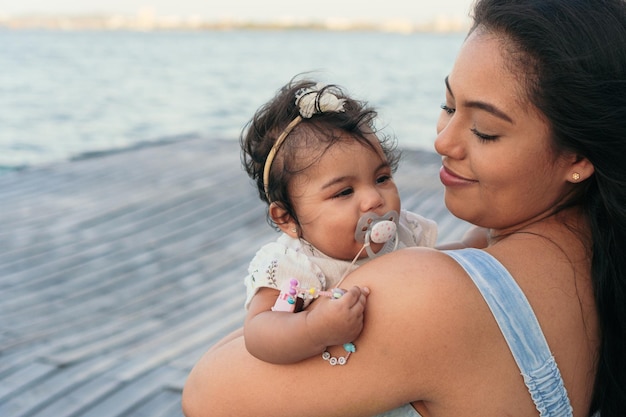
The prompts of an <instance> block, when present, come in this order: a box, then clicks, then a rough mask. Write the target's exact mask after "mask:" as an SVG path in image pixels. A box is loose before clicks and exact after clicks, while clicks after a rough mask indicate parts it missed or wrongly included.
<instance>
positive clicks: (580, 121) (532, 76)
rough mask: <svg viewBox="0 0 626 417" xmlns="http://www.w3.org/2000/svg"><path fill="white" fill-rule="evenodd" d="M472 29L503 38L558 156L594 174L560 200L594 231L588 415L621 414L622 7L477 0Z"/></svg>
mask: <svg viewBox="0 0 626 417" xmlns="http://www.w3.org/2000/svg"><path fill="white" fill-rule="evenodd" d="M473 17H474V26H473V28H472V31H473V30H476V29H477V28H478V30H486V31H488V32H490V33H493V34H495V35H496V36H501V37H502V39H503V40H504V45H505V48H506V49H505V50H506V51H507V53H508V56H509V58H510V60H509V65H510V68H511V69H512V70H513V71H514V73H516V74H518V75H519V76H520V77H521V78H522V82H523V83H524V85H525V87H526V93H527V95H528V98H529V100H530V102H531V103H532V104H533V105H535V106H536V107H537V108H538V109H539V110H540V111H541V112H542V113H543V115H544V116H545V117H546V119H547V120H548V122H549V124H550V127H551V131H552V136H553V141H554V144H553V146H554V147H555V149H556V150H557V151H559V150H560V151H570V152H575V153H576V154H578V155H579V156H582V157H586V158H587V159H588V160H589V161H590V162H591V163H592V164H593V165H594V168H595V172H594V174H593V176H592V177H591V178H589V179H588V180H586V181H585V182H583V183H581V184H580V190H577V192H576V193H575V195H574V196H573V197H572V199H570V201H567V202H566V204H567V205H568V206H572V205H577V206H580V207H582V208H583V209H584V211H585V213H586V215H587V217H588V219H589V222H590V225H591V231H592V242H591V245H592V247H591V250H592V262H591V275H592V279H593V287H594V293H595V299H596V304H597V311H598V316H599V320H600V329H601V346H600V350H599V356H598V358H597V374H596V379H595V384H594V387H593V400H592V405H591V407H592V408H591V412H595V411H598V410H599V411H600V412H601V416H602V417H618V416H619V417H623V416H624V415H626V2H625V1H624V0H479V1H478V2H477V3H476V4H475V6H474V12H473Z"/></svg>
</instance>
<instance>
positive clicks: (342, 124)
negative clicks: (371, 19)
mask: <svg viewBox="0 0 626 417" xmlns="http://www.w3.org/2000/svg"><path fill="white" fill-rule="evenodd" d="M316 84H317V81H314V80H310V79H298V77H296V78H294V79H292V80H291V81H290V82H289V83H288V84H287V85H285V86H283V87H282V88H281V89H280V90H279V91H278V92H277V94H276V95H275V96H274V98H273V99H272V100H270V101H269V102H267V103H266V104H265V105H263V106H262V107H261V108H259V110H257V112H256V113H255V114H254V116H253V117H252V119H251V120H250V121H249V122H248V123H247V124H246V126H245V127H244V129H243V131H242V133H241V136H240V140H239V141H240V145H241V150H242V153H241V161H242V164H243V166H244V168H245V170H246V172H247V173H248V176H249V177H250V178H251V179H252V180H253V181H254V182H255V183H256V187H257V190H258V192H259V198H260V199H261V200H262V201H264V202H265V203H267V204H268V206H269V204H270V203H271V202H277V203H278V204H281V205H282V207H283V208H284V209H285V210H286V211H287V213H288V214H289V215H290V216H291V217H292V218H293V219H294V220H295V221H296V222H298V216H297V214H296V212H295V210H294V207H293V203H292V200H291V196H290V195H289V193H288V185H289V183H290V181H291V180H292V178H293V176H294V175H296V174H298V173H300V172H302V171H304V170H306V169H307V168H308V167H310V166H311V165H313V164H315V162H316V161H318V160H319V158H321V157H322V155H323V154H324V152H326V151H327V150H328V149H329V148H331V147H332V146H334V145H335V144H337V143H339V142H341V141H344V142H345V141H346V140H355V141H357V142H359V143H360V144H362V145H363V146H366V147H369V148H371V149H373V150H374V151H377V149H376V145H375V144H374V143H372V142H371V141H370V139H368V137H369V138H371V136H370V135H371V133H378V138H379V143H380V145H381V147H382V151H383V153H384V156H385V157H386V159H387V162H388V163H389V165H390V166H391V169H392V172H395V171H396V169H397V167H398V161H399V158H400V153H399V152H398V150H397V147H396V142H395V139H394V138H392V137H388V136H381V135H380V132H376V128H375V126H374V120H375V118H376V116H377V112H376V111H375V110H374V109H373V108H372V107H370V106H369V105H368V104H367V103H366V102H364V101H359V100H355V99H353V98H351V97H349V96H348V95H346V94H345V93H344V91H343V90H342V88H341V87H339V86H336V85H327V86H326V87H324V88H330V89H332V92H333V94H335V95H337V97H338V98H340V99H341V98H343V99H345V102H344V106H343V107H344V110H345V111H343V112H325V113H321V114H315V115H313V116H312V117H311V118H309V119H303V120H302V121H301V122H300V123H299V124H298V125H297V126H296V127H295V128H294V130H293V131H291V133H289V135H288V136H287V138H286V139H285V141H284V142H283V144H282V145H281V146H280V149H279V151H278V153H277V154H276V158H275V159H274V162H273V163H272V168H271V170H270V178H269V190H268V194H269V201H268V198H267V196H266V194H265V189H264V186H263V168H264V166H265V160H266V159H267V155H268V154H269V152H270V149H271V148H272V146H273V145H274V142H276V140H277V139H278V137H279V136H280V134H281V133H282V132H283V130H285V128H286V127H287V125H288V124H289V123H291V121H292V120H294V119H295V118H296V116H298V115H299V114H300V113H299V110H298V108H297V107H296V104H295V101H296V93H297V92H298V91H299V90H301V89H304V88H311V87H313V86H315V85H316ZM312 156H315V158H311V157H312ZM304 161H306V163H305V162H304ZM267 220H268V223H269V224H270V225H272V226H273V227H274V228H276V224H275V223H274V222H273V221H272V219H271V218H270V217H269V215H268V217H267Z"/></svg>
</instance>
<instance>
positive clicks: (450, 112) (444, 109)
mask: <svg viewBox="0 0 626 417" xmlns="http://www.w3.org/2000/svg"><path fill="white" fill-rule="evenodd" d="M441 110H443V111H445V112H446V113H448V114H449V115H452V114H454V112H456V109H455V108H454V107H449V106H447V105H446V104H442V105H441Z"/></svg>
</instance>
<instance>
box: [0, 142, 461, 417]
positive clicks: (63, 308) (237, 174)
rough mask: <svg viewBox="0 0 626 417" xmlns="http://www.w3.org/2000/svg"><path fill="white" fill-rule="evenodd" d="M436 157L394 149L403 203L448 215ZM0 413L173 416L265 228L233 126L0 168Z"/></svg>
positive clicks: (233, 314)
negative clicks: (221, 134)
mask: <svg viewBox="0 0 626 417" xmlns="http://www.w3.org/2000/svg"><path fill="white" fill-rule="evenodd" d="M438 166H439V158H438V157H437V156H436V155H434V154H429V153H425V152H415V151H405V153H404V158H403V160H402V162H401V165H400V169H399V172H398V173H397V175H396V182H397V183H398V187H399V189H400V191H401V194H402V197H403V207H404V208H406V209H409V210H412V211H415V212H418V213H420V214H422V215H424V216H426V217H430V218H433V219H435V220H436V221H437V222H438V223H439V226H440V232H439V233H440V241H441V242H445V241H449V240H454V239H456V238H458V237H459V236H460V235H461V234H462V232H463V231H464V230H465V229H466V227H467V226H466V225H465V224H464V223H463V222H460V221H459V220H457V219H454V218H453V217H452V216H450V215H449V214H448V213H447V211H446V210H445V208H444V207H443V202H442V186H441V184H440V183H439V180H438V177H437V170H438ZM0 204H1V206H2V207H1V211H0V416H3V417H78V416H80V417H117V416H137V417H140V416H150V417H160V416H163V417H180V416H182V412H181V410H180V396H181V390H182V387H183V384H184V381H185V378H186V376H187V374H188V373H189V371H190V369H191V367H192V366H193V365H194V363H195V362H196V361H197V360H198V358H199V357H200V356H201V354H202V353H203V352H204V351H205V350H206V349H207V348H208V347H209V346H210V345H211V344H213V343H214V342H215V341H217V340H218V339H219V338H220V337H222V336H223V335H225V334H226V333H228V332H230V331H231V330H233V329H235V328H237V327H239V326H241V324H242V320H243V315H244V309H243V301H244V296H245V294H244V292H245V288H244V286H243V277H244V276H245V272H246V267H247V264H248V262H249V260H250V259H251V257H252V256H253V254H254V253H255V252H256V250H257V249H258V248H259V246H260V245H261V244H263V243H265V242H268V241H270V240H272V239H274V238H275V237H276V236H277V235H276V233H275V232H274V231H273V230H272V229H271V228H270V227H269V225H268V224H267V223H266V221H265V212H264V206H263V205H262V203H261V202H260V200H258V197H257V196H256V191H255V189H254V188H253V187H252V185H251V183H250V181H249V179H248V177H247V175H246V174H245V173H244V172H243V170H242V168H241V164H240V160H239V149H238V143H237V142H236V141H214V140H207V139H202V138H189V139H185V140H179V141H175V142H172V143H162V144H157V145H154V144H153V145H151V146H143V147H142V146H140V147H137V148H136V149H132V150H126V151H123V152H113V153H107V154H102V155H90V156H86V157H84V158H80V159H77V160H74V161H71V162H66V163H60V164H54V165H49V166H44V167H37V168H31V169H24V170H20V171H15V172H10V173H7V174H4V175H1V176H0Z"/></svg>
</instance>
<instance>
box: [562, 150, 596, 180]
mask: <svg viewBox="0 0 626 417" xmlns="http://www.w3.org/2000/svg"><path fill="white" fill-rule="evenodd" d="M594 171H595V168H594V166H593V164H592V163H591V162H590V161H589V160H588V159H587V158H584V157H582V156H580V155H575V157H574V158H573V160H572V162H571V165H570V167H569V170H568V171H567V178H566V181H569V182H571V183H574V184H575V183H579V182H583V181H585V180H586V179H587V178H589V177H591V175H593V173H594Z"/></svg>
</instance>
